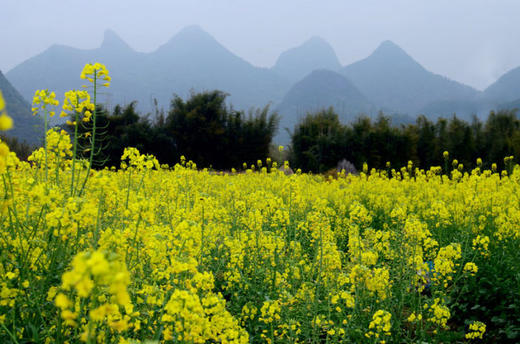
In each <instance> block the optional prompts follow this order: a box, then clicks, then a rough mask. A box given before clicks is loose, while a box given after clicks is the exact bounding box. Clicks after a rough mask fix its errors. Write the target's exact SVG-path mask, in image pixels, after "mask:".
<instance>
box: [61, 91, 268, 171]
mask: <svg viewBox="0 0 520 344" xmlns="http://www.w3.org/2000/svg"><path fill="white" fill-rule="evenodd" d="M226 97H227V94H225V93H223V92H220V91H211V92H203V93H193V94H192V95H191V97H190V98H189V99H187V100H183V99H182V98H180V97H178V96H175V97H174V98H173V100H172V102H171V106H170V110H169V111H168V113H167V114H166V115H165V114H164V113H160V112H158V113H156V116H155V118H154V119H153V120H152V119H150V116H144V117H143V116H140V115H139V114H138V112H137V111H136V103H135V102H134V103H130V104H129V105H127V106H125V107H121V106H116V107H115V108H114V110H113V111H112V112H111V113H109V112H107V111H106V110H103V109H99V111H98V116H97V133H98V139H99V143H97V146H98V147H100V148H99V151H96V152H95V157H94V161H95V163H96V167H98V168H99V167H103V166H119V163H120V158H121V155H122V154H123V150H124V148H125V147H136V148H137V149H139V151H140V152H141V153H146V154H153V155H155V156H156V157H157V159H158V160H159V161H160V163H162V164H169V165H173V164H175V163H177V162H179V159H180V156H181V155H184V156H185V157H186V158H187V159H190V160H193V161H194V162H196V163H197V166H199V167H211V168H214V169H218V170H224V169H230V168H231V167H238V166H242V163H243V162H247V163H248V164H250V163H253V162H255V161H256V160H257V159H258V158H259V157H264V158H265V157H267V155H268V152H269V146H270V143H271V140H272V138H273V136H274V134H275V132H276V130H277V127H278V117H277V115H276V114H275V113H271V112H270V111H269V107H268V106H266V107H264V108H263V109H257V110H251V111H249V112H248V113H245V112H244V111H238V110H234V109H233V108H232V107H229V106H227V105H226ZM66 129H68V130H70V131H72V126H70V127H68V128H66ZM90 130H91V128H90V127H89V126H88V125H82V126H81V132H80V135H79V136H80V140H79V143H80V146H83V147H88V146H89V145H88V141H89V140H90V137H88V135H85V134H86V133H87V132H89V131H90ZM87 153H88V152H85V154H87Z"/></svg>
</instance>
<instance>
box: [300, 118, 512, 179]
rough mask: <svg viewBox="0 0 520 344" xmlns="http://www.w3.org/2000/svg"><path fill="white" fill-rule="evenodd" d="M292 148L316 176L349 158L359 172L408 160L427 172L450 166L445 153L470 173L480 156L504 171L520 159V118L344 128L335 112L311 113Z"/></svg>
mask: <svg viewBox="0 0 520 344" xmlns="http://www.w3.org/2000/svg"><path fill="white" fill-rule="evenodd" d="M291 146H292V161H291V163H292V165H293V166H297V167H300V168H302V170H304V171H312V172H324V171H326V170H328V169H330V168H333V167H335V166H336V164H337V162H338V161H340V160H342V159H344V158H345V159H347V160H349V161H351V162H352V163H354V165H355V166H357V167H358V168H360V167H361V166H362V165H363V164H364V163H367V164H368V166H370V167H376V168H381V169H382V168H387V162H391V163H392V164H393V165H394V166H396V167H399V166H406V165H407V164H408V161H412V162H413V163H414V164H415V165H416V166H420V167H421V168H429V167H431V166H442V167H443V168H446V163H447V160H446V157H444V156H443V152H445V151H448V152H449V153H450V156H451V157H452V158H455V159H457V162H456V165H457V166H458V164H462V165H463V167H464V168H465V169H466V170H469V169H471V168H473V167H475V166H476V160H477V159H478V158H480V159H482V160H483V164H484V166H485V167H487V168H490V167H491V164H492V163H498V168H504V167H505V166H504V164H502V159H503V158H504V157H506V156H511V155H513V156H516V157H518V156H520V120H519V119H518V117H517V115H516V110H503V111H498V112H491V113H490V114H489V117H488V118H487V120H486V121H485V122H484V123H483V122H481V121H480V120H479V119H477V118H473V121H472V122H471V123H468V122H466V121H463V120H461V119H459V118H457V117H456V116H453V117H452V118H450V119H444V118H439V119H438V120H437V121H436V122H433V121H431V120H429V119H427V118H426V117H424V116H420V117H419V118H418V119H417V121H416V123H415V124H408V125H401V126H400V127H397V126H392V125H391V122H390V118H388V117H385V116H384V115H382V114H380V116H379V117H378V118H377V119H376V120H371V119H370V118H368V117H360V118H358V119H357V120H356V121H354V122H353V123H351V124H348V125H343V124H341V123H340V122H339V120H338V115H337V114H336V113H335V112H334V110H333V109H332V108H331V109H328V110H323V111H319V112H316V113H311V114H308V115H307V116H306V117H305V118H304V119H303V120H302V121H301V122H300V123H299V124H298V125H297V126H296V128H295V130H294V132H293V134H292V137H291ZM452 162H453V161H449V164H450V165H451V164H452Z"/></svg>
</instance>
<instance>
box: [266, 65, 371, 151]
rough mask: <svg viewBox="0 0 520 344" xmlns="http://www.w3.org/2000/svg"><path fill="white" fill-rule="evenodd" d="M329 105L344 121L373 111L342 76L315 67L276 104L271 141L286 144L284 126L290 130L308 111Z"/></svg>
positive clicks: (287, 139)
mask: <svg viewBox="0 0 520 344" xmlns="http://www.w3.org/2000/svg"><path fill="white" fill-rule="evenodd" d="M331 106H332V107H334V110H336V112H337V113H338V115H339V118H340V120H341V121H342V122H344V123H345V122H348V121H350V120H352V119H354V118H355V117H357V115H359V114H360V113H362V112H364V113H367V112H371V111H373V110H374V106H373V105H372V104H371V103H370V102H369V101H368V100H367V98H366V97H365V96H364V95H363V94H362V93H361V92H360V91H359V90H358V89H357V88H356V86H354V85H353V84H352V83H351V82H350V81H349V80H348V79H346V78H345V77H344V76H342V75H340V74H338V73H336V72H332V71H328V70H316V71H314V72H312V73H310V74H309V75H307V76H306V77H305V78H303V80H301V81H300V82H298V83H296V84H295V85H294V86H293V87H292V88H291V89H290V90H289V92H287V94H286V95H285V97H284V98H283V100H282V102H281V103H280V104H279V105H278V106H277V109H276V110H277V111H278V113H279V114H280V116H281V121H280V130H279V134H278V136H277V137H276V138H275V141H276V142H278V143H282V144H286V143H288V142H289V135H288V134H287V131H286V130H285V128H288V129H289V130H290V131H292V130H293V129H294V125H295V124H296V123H297V122H298V121H299V119H300V118H302V117H303V116H305V115H306V114H307V113H308V112H312V111H317V110H321V109H326V108H329V107H331Z"/></svg>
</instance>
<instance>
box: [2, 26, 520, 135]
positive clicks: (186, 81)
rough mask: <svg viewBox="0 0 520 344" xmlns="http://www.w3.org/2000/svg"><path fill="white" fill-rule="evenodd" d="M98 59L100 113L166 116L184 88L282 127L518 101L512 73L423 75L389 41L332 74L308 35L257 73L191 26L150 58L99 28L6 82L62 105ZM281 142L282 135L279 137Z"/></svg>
mask: <svg viewBox="0 0 520 344" xmlns="http://www.w3.org/2000/svg"><path fill="white" fill-rule="evenodd" d="M97 61H99V62H102V63H104V64H105V65H106V66H107V67H108V69H109V71H110V75H111V76H112V80H113V81H112V83H111V87H110V88H109V89H103V91H102V94H101V95H100V97H99V99H100V102H101V103H104V104H106V105H107V106H108V107H109V108H111V107H112V106H114V105H116V104H122V105H125V104H128V103H130V102H131V101H134V100H137V101H138V105H137V110H138V111H140V112H145V113H146V112H151V111H153V110H154V99H157V100H158V105H159V107H162V108H164V109H168V108H169V104H170V100H171V99H172V95H173V94H177V95H179V96H181V97H188V96H189V95H190V92H191V91H192V90H193V91H196V92H197V91H208V90H215V89H218V90H221V91H223V92H226V93H228V94H229V95H230V96H229V97H228V98H227V99H228V102H229V103H231V104H232V105H233V106H234V107H235V108H238V109H249V108H251V107H263V106H265V105H267V104H269V103H273V104H277V107H278V109H279V110H280V111H281V116H282V119H281V128H283V127H284V126H288V127H292V126H293V125H294V123H296V120H297V117H298V116H301V115H303V114H304V113H306V112H307V111H310V110H316V109H317V108H319V107H328V106H331V105H332V106H334V108H335V109H336V111H338V113H339V114H340V116H341V117H342V118H343V119H348V118H350V116H352V114H356V115H357V112H359V111H362V112H370V114H374V113H375V112H377V111H378V110H380V109H381V110H383V111H384V112H385V113H386V114H400V115H401V116H402V118H405V119H406V120H405V121H408V119H410V118H416V116H417V115H418V114H424V115H426V116H427V117H430V118H436V117H440V116H444V117H447V116H451V115H452V114H453V113H457V115H459V117H462V118H468V119H469V118H470V117H471V116H472V115H473V114H477V115H478V116H479V117H480V118H485V117H486V116H487V114H488V113H489V110H491V109H495V108H497V106H499V105H500V104H508V103H510V102H513V101H515V100H517V99H520V67H518V68H516V69H513V70H511V71H510V72H508V73H506V74H505V75H503V76H502V77H501V78H500V79H499V80H497V82H495V83H494V84H493V85H491V86H489V87H488V89H486V90H485V92H480V91H477V90H475V89H473V88H471V87H469V86H466V85H463V84H461V83H458V82H456V81H453V80H450V79H448V78H446V77H443V76H440V75H437V74H434V73H432V72H430V71H428V70H426V69H425V68H424V67H423V66H421V65H420V64H419V63H418V62H416V61H415V60H414V59H413V58H412V57H410V56H409V55H408V54H407V53H406V52H405V51H404V50H403V49H401V48H400V47H399V46H397V45H396V44H394V43H392V42H390V41H385V42H383V43H381V45H380V46H379V47H378V48H377V49H376V50H375V51H374V52H373V53H372V54H371V55H370V56H368V57H366V58H365V59H363V60H360V61H358V62H355V63H353V64H351V65H348V66H344V67H341V65H340V63H339V61H338V58H337V56H336V53H335V52H334V49H333V48H332V47H331V46H330V44H329V43H327V42H326V41H325V40H323V39H322V38H319V37H314V38H311V39H309V40H307V41H305V42H304V43H303V44H301V45H300V46H297V47H294V48H292V49H289V50H287V51H285V52H283V53H282V54H281V55H280V56H279V58H278V60H277V61H276V64H275V65H274V66H273V67H272V68H259V67H255V66H253V65H252V64H250V63H249V62H247V61H245V60H244V59H242V58H240V57H238V56H236V55H235V54H233V53H232V52H231V51H229V50H228V49H226V48H225V47H224V46H222V45H221V44H220V43H219V42H218V41H217V40H215V38H213V37H212V36H211V35H210V34H208V33H207V32H205V31H204V30H202V29H201V28H200V27H198V26H189V27H186V28H184V29H183V30H181V31H180V32H178V33H177V34H176V35H174V36H173V37H172V38H171V39H170V40H169V41H168V42H166V43H165V44H164V45H162V46H160V47H159V48H158V49H156V50H155V51H153V52H150V53H141V52H136V51H135V50H133V49H132V48H131V47H130V46H129V45H128V44H127V43H125V42H124V41H123V40H122V39H121V38H120V37H119V36H118V35H117V34H116V33H114V32H113V31H111V30H107V31H106V32H105V34H104V38H103V41H102V43H101V45H100V46H99V48H96V49H90V50H84V49H76V48H72V47H67V46H63V45H53V46H51V47H50V48H48V49H47V50H45V51H44V52H42V53H41V54H39V55H37V56H34V57H32V58H30V59H28V60H27V61H25V62H22V63H21V64H19V65H18V66H16V67H15V68H13V69H12V70H10V71H9V72H8V73H7V74H6V77H7V79H8V80H9V81H10V82H11V84H12V85H13V86H14V87H15V88H16V89H17V90H18V91H20V93H21V94H22V96H23V97H24V98H25V99H26V100H28V101H30V100H31V98H32V95H33V94H34V91H35V90H36V89H44V88H48V89H50V90H53V91H55V92H56V94H57V95H58V97H59V98H62V97H63V93H64V92H65V91H68V90H70V89H78V88H80V87H81V85H83V84H84V81H83V80H81V79H80V78H79V76H80V72H81V69H82V68H83V66H84V65H85V64H86V63H92V62H97ZM325 70H329V71H330V72H329V73H327V72H325ZM316 71H319V72H316ZM313 72H316V73H313ZM337 73H339V74H341V76H342V77H341V78H340V77H339V75H337ZM353 90H356V91H353ZM367 104H368V105H367ZM392 116H393V117H395V116H396V115H392ZM59 120H60V119H59V118H58V117H55V118H54V121H59ZM61 120H63V119H61ZM402 121H403V120H401V119H398V120H396V122H402ZM53 124H55V123H53ZM280 135H281V136H284V135H286V133H285V131H284V130H283V129H282V130H280V133H279V136H280Z"/></svg>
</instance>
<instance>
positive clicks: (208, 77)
mask: <svg viewBox="0 0 520 344" xmlns="http://www.w3.org/2000/svg"><path fill="white" fill-rule="evenodd" d="M148 58H149V61H148V62H149V63H148V68H149V71H150V73H151V79H152V80H153V82H154V83H155V84H154V85H153V86H152V87H153V89H154V92H157V93H156V94H157V95H158V96H159V98H161V99H168V100H169V99H170V98H171V95H172V93H177V94H179V95H181V96H182V95H186V94H187V92H188V91H189V90H190V89H194V90H196V91H203V90H212V89H218V90H221V91H224V92H227V93H229V94H230V98H229V100H230V101H231V102H232V103H233V105H235V106H236V107H239V108H249V107H252V106H265V105H266V104H267V103H269V102H277V101H279V100H280V98H281V95H283V93H284V92H285V91H286V90H287V89H288V88H289V87H290V85H289V83H288V82H287V81H285V80H284V79H283V78H281V77H280V76H278V75H276V73H274V72H272V71H270V70H269V69H266V68H258V67H255V66H253V65H251V64H250V63H249V62H247V61H245V60H243V59H242V58H240V57H238V56H236V55H234V54H233V53H232V52H230V51H229V50H227V49H226V48H224V47H223V46H222V45H221V44H220V43H218V42H217V41H216V40H215V39H214V38H213V37H212V36H211V35H209V34H208V33H207V32H205V31H203V30H202V29H201V28H200V27H198V26H190V27H187V28H185V29H183V30H181V31H180V32H179V33H178V34H177V35H175V36H174V37H173V38H172V39H171V40H170V41H168V42H167V43H166V44H165V45H163V46H161V47H159V49H157V50H156V51H155V52H153V53H151V54H150V55H149V56H148Z"/></svg>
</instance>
